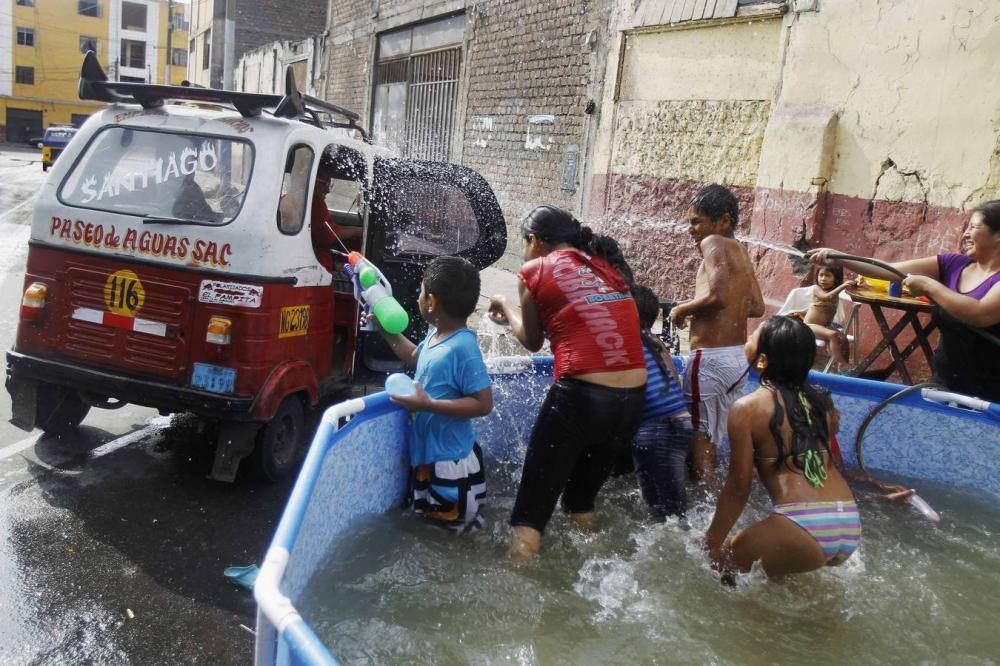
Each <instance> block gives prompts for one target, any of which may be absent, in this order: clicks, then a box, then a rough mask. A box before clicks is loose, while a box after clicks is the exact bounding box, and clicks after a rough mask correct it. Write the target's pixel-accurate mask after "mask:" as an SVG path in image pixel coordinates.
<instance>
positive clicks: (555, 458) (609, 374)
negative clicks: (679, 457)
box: [490, 206, 646, 557]
mask: <svg viewBox="0 0 1000 666" xmlns="http://www.w3.org/2000/svg"><path fill="white" fill-rule="evenodd" d="M521 231H522V234H523V236H524V259H525V264H524V265H523V266H522V267H521V270H520V272H519V273H518V276H519V277H520V282H519V284H518V287H519V293H520V300H521V312H520V315H518V313H516V312H515V311H514V310H512V308H511V307H510V306H509V305H508V304H507V302H506V301H505V300H504V298H503V297H502V296H497V297H494V298H493V299H492V300H491V301H490V317H491V318H492V319H493V321H495V322H497V323H499V324H509V325H510V327H511V331H512V332H513V333H514V336H515V337H516V338H517V339H518V340H519V341H520V342H521V344H522V345H524V346H525V347H526V348H528V349H529V350H530V351H538V350H539V349H541V347H542V344H543V342H544V340H545V338H548V339H549V342H550V343H551V345H552V353H553V354H554V356H555V383H554V384H553V385H552V388H551V389H549V392H548V395H547V396H546V398H545V402H544V403H543V404H542V408H541V411H540V413H539V415H538V420H537V421H536V422H535V426H534V429H533V430H532V434H531V441H530V443H529V444H528V452H527V454H526V456H525V459H524V470H523V471H522V474H521V485H520V487H519V489H518V492H517V500H516V501H515V504H514V510H513V512H512V513H511V518H510V523H511V525H512V526H513V528H514V534H513V539H512V542H511V549H510V552H511V555H512V556H515V557H528V556H531V555H534V554H536V553H537V552H538V550H539V548H540V546H541V538H542V532H543V531H544V530H545V525H546V523H548V521H549V518H550V517H551V516H552V512H553V510H554V509H555V506H556V502H557V501H558V500H559V498H560V496H562V506H563V509H564V510H565V511H566V512H567V513H568V514H569V516H570V519H571V521H572V522H573V524H574V525H575V526H576V527H577V528H579V529H581V530H583V531H589V530H591V529H592V527H593V520H594V499H595V498H596V497H597V493H598V491H599V490H600V489H601V486H602V485H604V482H605V481H606V480H607V478H608V476H609V475H610V473H611V469H612V467H613V466H614V461H615V458H616V456H617V455H618V453H619V452H620V450H621V449H622V448H623V447H627V446H628V445H629V443H630V442H631V441H632V439H633V438H634V436H635V432H636V429H637V428H638V426H639V418H640V415H641V413H642V408H643V404H644V401H645V394H646V362H645V359H644V357H643V353H642V341H641V338H640V334H639V314H638V311H637V309H636V306H635V302H634V301H633V300H632V295H631V294H630V292H629V285H630V283H631V280H632V272H631V270H630V269H629V267H628V264H627V263H625V259H624V257H622V253H621V250H620V249H619V247H618V243H616V242H615V241H614V239H612V238H609V237H607V236H595V235H594V233H593V232H592V231H591V230H590V227H585V226H581V225H580V223H579V222H578V221H577V220H576V219H575V218H574V217H573V216H572V215H571V214H570V213H568V212H566V211H564V210H561V209H559V208H554V207H552V206H539V207H538V208H536V209H535V210H533V211H532V212H531V213H530V214H529V215H528V217H527V218H526V219H525V220H524V222H523V224H522V225H521Z"/></svg>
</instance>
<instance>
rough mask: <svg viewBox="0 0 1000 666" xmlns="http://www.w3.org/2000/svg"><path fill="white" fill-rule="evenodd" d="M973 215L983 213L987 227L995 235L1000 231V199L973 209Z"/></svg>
mask: <svg viewBox="0 0 1000 666" xmlns="http://www.w3.org/2000/svg"><path fill="white" fill-rule="evenodd" d="M972 212H973V213H982V215H983V221H984V222H985V223H986V226H988V227H989V228H990V230H991V231H993V232H994V233H995V232H997V231H1000V199H994V200H993V201H987V202H986V203H984V204H980V205H979V206H976V207H975V208H973V209H972Z"/></svg>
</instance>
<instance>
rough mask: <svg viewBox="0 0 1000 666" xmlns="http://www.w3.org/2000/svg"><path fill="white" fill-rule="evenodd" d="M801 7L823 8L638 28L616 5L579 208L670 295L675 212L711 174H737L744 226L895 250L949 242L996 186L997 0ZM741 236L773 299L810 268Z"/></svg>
mask: <svg viewBox="0 0 1000 666" xmlns="http://www.w3.org/2000/svg"><path fill="white" fill-rule="evenodd" d="M794 4H795V6H800V7H801V6H810V7H811V8H814V9H815V10H813V11H801V12H797V11H794V9H795V6H793V7H791V9H792V11H788V12H785V11H784V10H785V9H787V7H785V5H784V4H783V3H777V4H774V5H772V6H770V8H764V10H765V13H764V15H761V8H760V7H756V8H754V10H755V11H756V12H757V13H756V14H755V15H754V16H752V17H751V16H746V17H740V16H737V17H736V19H730V20H721V21H720V20H715V21H712V20H709V21H696V22H689V23H684V24H675V25H665V26H658V27H654V28H641V29H633V28H632V21H633V16H634V11H633V10H634V5H633V3H631V2H627V1H623V2H620V3H619V5H618V8H617V9H618V11H617V12H616V14H615V15H616V18H617V20H616V26H617V27H618V28H619V29H621V30H622V34H623V35H624V38H623V41H622V43H621V44H619V46H618V48H617V49H615V51H614V52H613V53H612V55H611V58H610V61H609V64H608V79H609V85H608V86H606V87H605V90H604V93H605V94H604V101H603V107H602V122H601V127H600V130H599V136H598V140H597V143H596V145H595V151H594V154H595V157H594V162H593V164H592V174H591V175H592V177H591V179H590V181H589V192H588V197H587V214H588V215H589V216H590V217H592V218H593V219H595V220H598V221H599V224H600V226H602V227H603V228H605V229H608V230H611V231H613V233H615V234H616V235H618V236H619V237H621V238H622V239H624V240H625V242H626V244H627V250H628V252H627V254H628V256H629V257H630V258H631V259H632V260H633V261H634V263H636V264H637V268H638V269H639V274H640V277H641V278H642V279H644V280H646V281H649V282H651V283H652V284H654V285H655V286H656V287H657V290H658V291H659V293H660V294H661V295H663V296H670V297H673V298H677V299H684V298H688V297H690V296H691V293H692V291H693V274H692V272H693V269H694V267H695V266H696V265H697V261H698V257H697V256H696V254H695V253H694V248H693V246H692V245H691V243H690V240H689V239H688V238H687V236H686V230H685V229H683V227H682V226H680V225H678V222H681V221H682V219H683V214H684V211H685V209H686V207H687V200H688V198H689V197H690V195H691V194H692V193H693V192H694V190H695V189H697V187H698V186H700V185H701V184H704V183H706V182H722V183H724V184H726V185H729V186H731V187H732V189H733V190H734V191H735V192H736V194H737V196H738V197H739V198H740V200H741V211H740V212H741V232H742V233H744V234H747V235H749V236H751V237H754V238H759V239H766V240H770V241H776V242H780V243H787V244H796V245H799V246H805V245H807V244H808V245H812V246H816V245H820V244H823V245H830V246H834V247H838V248H840V249H844V250H847V251H853V252H857V253H863V254H869V255H874V256H877V257H880V258H883V259H890V260H894V259H901V258H905V257H913V256H924V255H928V254H936V253H938V252H942V251H954V250H955V249H956V247H957V241H958V238H959V236H960V233H961V229H962V228H963V226H964V224H965V222H966V220H967V212H966V211H968V209H969V208H971V207H972V206H974V205H975V204H977V203H979V202H982V201H985V200H989V199H995V198H998V197H1000V67H997V65H996V63H998V62H1000V5H998V4H997V3H996V2H995V1H992V0H955V1H954V2H950V3H912V2H887V1H885V0H836V1H835V0H818V2H816V3H811V2H810V3H794ZM766 11H770V12H771V15H770V16H768V15H767V14H766ZM750 249H751V256H752V257H753V258H754V259H755V261H756V263H757V266H758V276H759V279H760V281H761V285H762V287H763V288H764V290H765V295H766V296H767V297H768V299H769V303H770V304H772V305H777V304H780V302H781V301H782V300H783V299H784V297H785V295H786V294H787V292H788V291H789V289H790V288H792V287H794V286H798V285H799V284H800V283H801V281H802V279H803V278H804V277H805V275H806V271H805V267H804V266H802V265H800V264H797V263H795V262H793V261H792V260H790V259H789V258H788V257H787V256H786V255H784V254H781V253H779V252H776V251H773V250H765V249H761V248H756V247H753V246H751V248H750ZM864 325H865V328H866V329H867V330H868V331H869V334H868V336H867V340H866V342H867V343H870V341H871V337H872V335H871V334H870V333H871V332H872V331H873V330H874V328H875V327H874V324H873V322H871V321H869V320H866V321H865V322H864Z"/></svg>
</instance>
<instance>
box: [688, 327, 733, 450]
mask: <svg viewBox="0 0 1000 666" xmlns="http://www.w3.org/2000/svg"><path fill="white" fill-rule="evenodd" d="M746 371H747V357H746V353H745V352H744V351H743V345H737V346H734V347H710V348H708V349H696V350H695V351H693V352H691V355H690V356H689V357H688V359H687V363H686V364H685V365H684V400H685V401H687V403H688V405H689V406H690V408H691V425H692V426H693V427H694V430H695V432H702V433H705V434H707V435H708V436H709V437H710V438H711V439H712V443H713V444H716V445H718V444H720V443H721V442H722V441H723V440H724V439H725V437H726V425H727V419H728V416H729V408H730V407H732V405H733V403H734V402H736V401H737V400H738V399H739V398H740V397H741V396H742V395H743V387H744V386H745V385H746V383H747V379H746Z"/></svg>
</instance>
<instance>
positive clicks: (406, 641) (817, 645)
mask: <svg viewBox="0 0 1000 666" xmlns="http://www.w3.org/2000/svg"><path fill="white" fill-rule="evenodd" d="M491 471H492V475H491V477H490V479H489V482H490V487H489V491H490V498H489V499H490V502H491V504H490V507H489V509H488V510H487V516H488V519H489V523H488V525H487V527H486V529H485V530H483V532H481V533H479V534H477V535H474V536H472V537H466V538H462V537H455V536H453V535H451V534H449V533H446V532H445V531H443V530H441V529H439V528H435V527H432V526H429V525H427V524H425V523H423V522H421V521H420V520H419V519H417V518H414V517H412V516H408V515H402V514H400V513H399V512H390V513H389V514H386V515H382V516H377V517H373V518H370V519H366V520H365V521H364V522H363V523H361V524H359V525H357V526H356V528H355V530H354V531H353V533H352V535H351V540H350V542H349V543H344V544H340V545H338V546H337V547H335V549H334V551H333V552H331V553H330V556H329V561H328V565H327V567H326V568H325V569H321V570H320V571H318V572H317V574H316V575H315V576H314V577H313V579H312V580H311V581H310V584H309V585H308V586H307V589H306V591H305V592H304V594H303V597H302V598H301V599H300V600H299V602H298V604H297V606H298V607H299V609H300V610H301V612H302V614H303V617H304V618H305V620H306V621H307V622H308V623H309V624H310V625H311V626H312V627H313V628H314V629H315V630H316V632H317V634H318V635H319V636H320V638H321V639H322V640H323V641H324V642H325V643H326V644H327V646H329V647H330V648H331V649H332V651H333V653H334V654H336V655H337V656H338V657H339V658H340V659H342V660H343V661H345V662H346V663H378V664H384V663H398V664H404V663H405V664H412V663H427V664H432V663H433V664H442V663H456V664H457V663H463V664H466V663H467V664H487V663H490V664H492V663H496V662H501V661H503V662H512V663H523V664H536V663H537V664H599V663H637V662H641V663H774V662H778V661H780V662H791V663H803V662H807V663H808V662H821V663H838V662H862V661H863V662H866V663H884V662H889V663H902V662H906V663H914V662H921V661H930V662H947V663H952V664H980V663H990V661H991V660H995V659H996V658H997V657H998V655H1000V635H998V632H997V624H996V618H998V617H1000V576H998V574H1000V543H998V540H997V537H996V535H997V534H998V533H1000V511H997V506H998V501H997V498H995V497H990V498H982V497H978V496H975V495H973V494H971V493H968V492H966V491H956V490H954V489H952V488H948V487H943V486H932V485H930V484H928V483H926V482H918V483H917V484H916V485H917V487H918V489H919V490H920V493H921V496H922V497H924V498H925V499H926V500H927V501H928V502H930V504H931V505H932V506H934V508H935V509H937V510H938V511H939V512H940V513H941V514H942V522H941V523H940V524H938V525H934V524H932V523H930V522H928V521H927V520H926V519H924V518H923V517H921V516H920V514H918V513H917V512H916V511H915V510H914V509H912V508H910V507H909V506H907V505H898V504H890V503H888V502H884V501H880V500H876V499H870V500H867V501H862V502H860V504H861V514H862V521H863V523H864V536H863V540H862V546H861V548H860V550H859V551H858V552H856V553H855V554H854V556H853V557H852V558H851V559H850V560H848V562H847V563H845V564H844V565H843V566H841V567H838V568H830V569H824V570H821V571H819V572H815V573H810V574H805V575H800V576H796V577H790V578H786V579H781V580H768V579H766V577H765V576H764V575H763V574H762V573H761V572H759V571H754V572H751V573H749V574H747V575H746V576H741V577H740V579H739V581H738V584H737V587H736V589H730V588H725V587H723V586H722V585H720V584H719V581H718V577H717V575H715V574H713V572H712V571H711V570H710V568H709V566H708V562H707V560H706V559H705V557H704V556H703V555H702V554H701V552H700V550H699V548H698V547H697V545H696V542H695V540H696V538H697V537H699V536H700V535H701V534H702V533H703V532H704V530H705V529H706V527H707V526H708V523H709V521H710V520H711V517H712V511H713V505H711V504H709V503H708V502H707V501H705V500H704V499H702V500H701V501H698V499H697V498H695V499H696V502H695V505H694V507H693V509H692V511H691V514H690V516H689V520H690V523H691V526H690V529H684V528H683V527H682V526H679V525H678V524H677V523H676V522H668V523H666V524H655V523H653V522H651V521H650V520H649V517H648V514H647V513H646V510H645V506H644V505H643V503H642V499H641V497H640V496H639V493H638V490H637V489H636V487H635V482H634V479H633V478H631V477H623V478H619V479H613V480H612V481H611V482H610V483H609V485H608V486H607V487H606V488H605V491H604V493H603V496H602V498H601V499H600V500H599V508H598V519H599V524H600V527H601V530H600V531H599V532H598V533H596V534H593V535H587V536H584V535H580V534H577V533H574V532H572V531H571V530H570V529H569V527H568V525H567V522H566V520H565V518H564V517H562V516H561V515H558V514H557V515H556V516H555V517H554V518H553V521H552V522H551V523H550V526H549V530H548V532H547V534H546V538H545V541H544V544H543V549H544V550H543V557H542V558H540V559H539V560H537V561H534V562H529V563H515V562H512V561H510V560H508V559H507V558H506V557H505V556H504V553H505V548H506V545H507V538H508V527H507V525H506V519H507V517H508V516H509V514H510V509H511V506H512V505H513V497H514V493H515V492H516V488H517V479H518V475H519V469H518V468H517V467H515V466H513V465H502V466H499V467H498V466H497V465H494V466H493V468H491ZM910 485H913V484H910ZM767 506H768V500H767V497H766V496H764V495H763V494H762V493H761V492H760V490H759V489H757V491H755V494H754V496H753V497H752V499H751V502H750V505H749V506H748V508H747V510H746V511H745V512H744V516H743V518H742V519H741V520H740V522H739V523H738V526H744V525H746V524H749V522H750V521H751V520H752V519H753V520H755V519H758V518H760V517H763V516H764V515H765V511H766V507H767Z"/></svg>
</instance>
